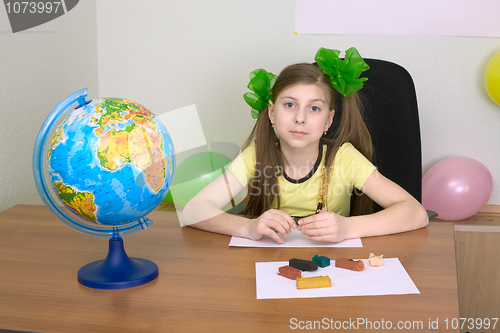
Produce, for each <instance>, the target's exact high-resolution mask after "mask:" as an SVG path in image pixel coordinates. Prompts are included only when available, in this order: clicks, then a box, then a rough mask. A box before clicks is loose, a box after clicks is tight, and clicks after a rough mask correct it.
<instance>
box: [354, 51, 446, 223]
mask: <svg viewBox="0 0 500 333" xmlns="http://www.w3.org/2000/svg"><path fill="white" fill-rule="evenodd" d="M365 61H366V63H367V64H368V65H369V66H370V69H369V70H367V71H366V72H364V73H363V75H362V76H364V77H367V78H368V81H366V82H365V84H364V87H363V89H362V92H363V95H364V97H365V122H366V124H367V127H368V130H369V131H370V133H371V135H372V141H373V146H374V160H373V163H374V164H375V165H376V166H377V168H378V170H379V171H380V173H381V174H383V175H384V176H385V177H387V178H389V179H390V180H392V181H393V182H395V183H396V184H398V185H399V186H401V187H403V188H404V189H405V190H406V191H407V192H408V193H410V194H411V195H412V196H413V197H415V199H417V200H418V201H419V202H422V148H421V142H420V122H419V117H418V105H417V96H416V92H415V85H414V83H413V79H412V77H411V75H410V73H408V71H407V70H406V69H404V68H403V67H401V66H400V65H397V64H395V63H392V62H389V61H385V60H379V59H365ZM380 209H381V207H380V206H378V205H375V211H378V210H380ZM427 213H428V215H429V219H430V218H432V217H435V216H437V214H436V213H435V212H431V211H428V212H427Z"/></svg>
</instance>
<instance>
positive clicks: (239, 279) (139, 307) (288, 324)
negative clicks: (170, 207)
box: [0, 205, 458, 332]
mask: <svg viewBox="0 0 500 333" xmlns="http://www.w3.org/2000/svg"><path fill="white" fill-rule="evenodd" d="M149 217H150V218H151V219H152V220H154V224H153V225H152V226H151V227H149V228H148V229H146V230H144V231H141V232H138V233H135V234H133V235H129V236H126V237H125V238H124V242H125V249H126V251H127V253H128V255H129V256H131V257H140V258H146V259H149V260H152V261H154V262H155V263H156V264H157V265H158V267H159V271H160V274H159V276H158V278H157V279H156V280H154V281H153V282H150V283H149V284H146V285H143V286H139V287H135V288H130V289H121V290H96V289H90V288H87V287H84V286H82V285H80V284H79V283H78V282H77V272H78V270H79V269H80V267H82V266H83V265H85V264H87V263H89V262H92V261H95V260H98V259H103V258H104V257H105V256H106V254H107V250H108V240H107V239H105V238H97V237H90V236H86V235H83V234H80V233H78V232H76V231H73V230H71V229H70V228H68V227H67V226H65V225H64V224H62V223H61V222H59V221H58V220H57V219H56V218H55V217H54V216H52V215H51V213H50V212H49V211H48V210H47V209H46V208H45V207H44V206H32V205H17V206H15V207H12V208H10V209H7V210H5V211H3V212H0V227H1V229H0V230H1V232H0V328H3V329H16V330H24V331H37V332H282V331H291V330H293V328H296V329H299V328H300V327H302V328H304V327H306V326H307V325H308V324H310V325H313V324H314V321H319V322H320V323H321V324H322V325H325V323H328V325H332V327H333V326H334V325H335V324H337V325H339V323H343V324H344V325H347V324H349V321H350V322H351V323H353V322H354V323H358V320H359V323H361V320H365V322H371V323H372V325H374V326H375V325H378V326H379V327H380V329H379V330H377V331H379V332H383V331H386V330H383V329H382V326H381V325H386V327H387V325H389V322H390V323H391V325H392V331H398V329H396V328H397V325H398V324H400V325H403V326H405V325H406V327H407V328H409V327H410V326H411V325H413V326H412V327H413V329H405V331H407V332H410V331H412V332H416V331H418V332H426V331H432V332H437V330H435V329H429V319H430V321H431V322H435V321H436V320H438V321H439V322H438V323H439V331H445V328H446V326H445V325H446V320H447V321H448V325H449V327H448V330H446V332H448V331H449V332H453V331H457V332H458V330H453V329H451V323H452V320H453V319H454V318H458V294H457V276H456V267H455V249H454V240H453V225H452V224H451V223H439V222H431V223H430V224H429V226H428V227H427V228H424V229H420V230H416V231H412V232H407V233H402V234H397V235H390V236H383V237H372V238H365V239H363V240H362V241H363V247H362V248H329V249H325V248H322V249H314V248H233V247H229V246H228V244H229V239H230V237H228V236H224V235H218V234H213V233H208V232H204V231H199V230H196V229H193V228H189V227H184V228H181V227H180V226H179V223H178V222H177V216H176V214H175V213H168V212H158V211H155V212H153V213H151V214H150V215H149ZM370 252H374V253H376V254H381V253H383V254H384V257H386V258H395V257H397V258H399V260H400V261H401V263H402V264H403V266H404V267H405V269H406V270H407V272H408V274H409V275H410V277H411V278H412V280H413V282H414V283H415V284H416V286H417V288H418V289H419V290H420V293H421V294H414V295H388V296H358V297H325V298H303V299H263V300H257V299H256V289H255V262H262V261H285V260H288V259H290V258H293V257H298V258H311V257H312V256H313V255H315V254H317V253H320V254H321V255H325V256H329V257H331V258H336V257H352V258H367V257H368V254H369V253H370ZM399 321H401V323H398V322H399ZM316 324H318V323H316ZM364 325H365V326H363V325H361V326H357V327H356V328H357V329H358V330H359V331H375V330H374V329H373V328H372V329H371V330H370V329H367V328H369V327H367V326H366V325H367V324H364ZM419 325H422V326H423V327H422V329H417V327H418V326H419ZM353 327H354V326H350V329H351V330H353V331H355V329H354V328H353ZM323 328H324V327H323ZM296 329H295V330H296ZM401 331H403V329H401Z"/></svg>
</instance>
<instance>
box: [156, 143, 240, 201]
mask: <svg viewBox="0 0 500 333" xmlns="http://www.w3.org/2000/svg"><path fill="white" fill-rule="evenodd" d="M230 163H231V159H230V158H229V157H227V156H226V155H224V154H221V153H216V152H202V153H197V154H194V155H191V156H189V157H188V158H186V159H185V160H183V161H182V162H181V163H179V165H177V167H176V169H175V174H174V179H173V181H172V187H171V188H170V191H169V192H168V194H167V196H166V197H165V199H164V200H163V201H164V202H173V203H175V204H177V205H180V206H185V205H186V204H187V203H188V202H189V200H191V198H193V197H194V196H195V195H196V194H197V193H198V192H200V191H201V190H202V189H203V188H204V187H205V186H207V185H208V184H210V183H211V182H212V181H214V180H215V179H216V178H217V177H219V176H220V175H221V174H222V173H224V172H225V171H226V169H227V167H228V166H229V164H230ZM172 190H173V191H174V195H172V193H171V192H172Z"/></svg>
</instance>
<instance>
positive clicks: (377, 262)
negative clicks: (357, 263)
mask: <svg viewBox="0 0 500 333" xmlns="http://www.w3.org/2000/svg"><path fill="white" fill-rule="evenodd" d="M383 256H384V255H383V254H381V255H379V256H376V255H374V254H373V253H370V256H369V257H368V260H369V261H370V266H373V267H378V266H382V265H383V264H384V261H383V260H382V257H383Z"/></svg>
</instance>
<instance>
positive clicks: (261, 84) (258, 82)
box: [243, 68, 277, 119]
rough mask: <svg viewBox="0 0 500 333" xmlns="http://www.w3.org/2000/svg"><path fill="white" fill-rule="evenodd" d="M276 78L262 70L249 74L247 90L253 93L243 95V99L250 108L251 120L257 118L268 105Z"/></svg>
mask: <svg viewBox="0 0 500 333" xmlns="http://www.w3.org/2000/svg"><path fill="white" fill-rule="evenodd" d="M276 77H277V76H276V75H274V74H273V73H269V72H267V71H266V70H265V69H262V68H260V69H256V70H254V71H253V72H251V73H250V83H249V84H248V89H250V90H251V91H253V93H245V94H243V98H244V99H245V102H247V104H248V105H250V107H251V108H252V118H253V119H257V118H259V115H260V112H261V111H262V110H263V109H264V108H266V107H267V106H268V105H269V101H270V100H271V98H272V89H273V85H274V82H275V81H276Z"/></svg>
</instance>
